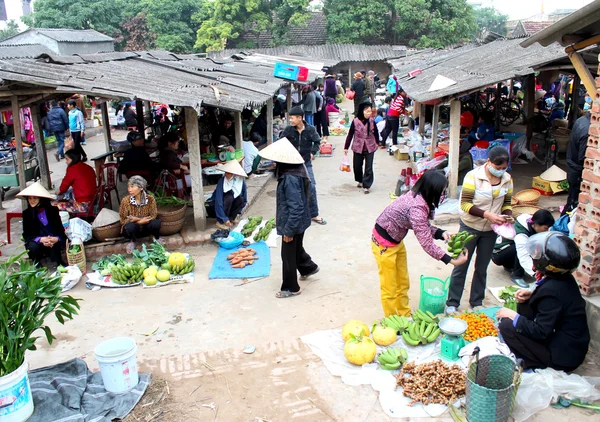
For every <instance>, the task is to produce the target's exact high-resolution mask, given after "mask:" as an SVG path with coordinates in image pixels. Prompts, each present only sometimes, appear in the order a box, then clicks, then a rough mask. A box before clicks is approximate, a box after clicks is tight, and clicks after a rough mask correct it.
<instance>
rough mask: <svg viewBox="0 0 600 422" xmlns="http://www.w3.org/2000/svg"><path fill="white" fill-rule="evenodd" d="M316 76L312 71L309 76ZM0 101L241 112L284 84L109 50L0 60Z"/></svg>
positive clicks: (221, 67)
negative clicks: (91, 99)
mask: <svg viewBox="0 0 600 422" xmlns="http://www.w3.org/2000/svg"><path fill="white" fill-rule="evenodd" d="M315 75H316V73H315V72H313V76H315ZM0 79H1V80H2V84H1V85H0V97H4V99H5V101H6V100H9V96H10V94H11V92H19V93H22V92H31V93H32V94H35V93H36V92H35V91H36V90H37V91H39V90H40V89H41V88H43V89H44V90H45V93H46V94H48V93H54V92H55V93H57V94H59V93H73V92H78V93H82V94H89V95H96V96H100V97H108V98H127V99H139V100H146V101H156V102H162V103H166V104H175V105H178V106H189V107H194V108H198V107H199V106H201V105H210V106H214V107H221V108H225V109H229V110H235V111H241V110H243V109H244V107H246V106H248V105H261V104H264V103H265V102H266V101H267V100H268V99H269V98H271V97H272V96H273V95H274V93H276V91H277V90H278V89H279V88H280V87H281V86H283V85H285V84H287V83H288V82H286V81H284V80H281V79H277V78H274V77H273V76H272V69H270V70H269V69H267V68H266V67H265V66H256V65H255V64H253V63H249V62H248V63H246V62H244V60H237V61H236V60H226V61H221V62H220V63H216V62H214V61H212V60H210V59H206V58H202V57H198V56H193V55H192V56H189V55H188V56H183V57H179V56H177V55H175V54H172V53H169V52H164V51H163V52H156V51H148V52H111V53H99V54H89V55H76V56H58V55H54V54H42V55H40V56H39V57H38V58H37V59H10V60H7V59H5V60H0Z"/></svg>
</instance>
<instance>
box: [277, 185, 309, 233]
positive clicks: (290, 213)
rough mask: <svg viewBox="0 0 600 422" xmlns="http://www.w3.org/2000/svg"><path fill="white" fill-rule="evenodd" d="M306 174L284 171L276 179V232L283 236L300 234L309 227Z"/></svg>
mask: <svg viewBox="0 0 600 422" xmlns="http://www.w3.org/2000/svg"><path fill="white" fill-rule="evenodd" d="M307 179H308V175H306V176H303V175H301V174H293V173H284V174H282V175H280V176H279V178H278V180H277V213H276V222H275V223H276V226H277V233H278V234H280V235H284V236H290V237H292V236H295V235H297V234H302V233H304V232H305V231H306V229H308V228H309V227H310V208H309V206H308V192H309V189H310V188H309V186H310V185H309V183H310V182H309V183H306V182H307Z"/></svg>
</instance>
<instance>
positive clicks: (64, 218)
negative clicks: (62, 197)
mask: <svg viewBox="0 0 600 422" xmlns="http://www.w3.org/2000/svg"><path fill="white" fill-rule="evenodd" d="M58 215H60V221H61V222H62V225H63V227H64V228H65V229H66V228H67V227H69V219H70V217H69V213H68V212H67V211H59V212H58Z"/></svg>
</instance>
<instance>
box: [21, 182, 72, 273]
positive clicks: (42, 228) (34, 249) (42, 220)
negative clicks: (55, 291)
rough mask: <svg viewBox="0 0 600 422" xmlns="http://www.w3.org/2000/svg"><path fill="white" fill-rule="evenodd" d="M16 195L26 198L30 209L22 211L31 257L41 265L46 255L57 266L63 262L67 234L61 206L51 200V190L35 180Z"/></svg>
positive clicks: (26, 244)
mask: <svg viewBox="0 0 600 422" xmlns="http://www.w3.org/2000/svg"><path fill="white" fill-rule="evenodd" d="M17 196H18V197H20V198H26V199H27V208H26V209H25V210H24V211H23V240H24V242H25V249H26V250H27V253H28V255H29V259H31V260H32V261H33V262H34V263H35V264H37V265H40V263H41V261H42V259H43V258H44V257H49V258H50V259H51V261H52V262H54V263H55V264H56V265H64V262H63V260H62V251H63V250H64V248H65V243H66V240H67V236H66V235H65V229H64V227H63V225H62V221H61V219H60V215H59V212H58V208H56V207H55V206H53V205H52V204H51V202H50V200H51V199H52V195H51V194H50V192H48V191H47V190H46V189H45V188H44V187H43V186H42V185H41V184H40V183H39V182H36V183H34V184H33V185H30V186H28V187H27V188H25V189H23V190H22V191H21V192H19V193H18V194H17Z"/></svg>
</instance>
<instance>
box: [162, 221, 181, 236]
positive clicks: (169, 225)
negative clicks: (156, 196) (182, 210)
mask: <svg viewBox="0 0 600 422" xmlns="http://www.w3.org/2000/svg"><path fill="white" fill-rule="evenodd" d="M184 223H185V217H184V218H182V219H181V220H178V221H167V222H164V221H161V223H160V235H161V236H170V235H172V234H175V233H179V232H180V231H181V229H182V228H183V224H184Z"/></svg>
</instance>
